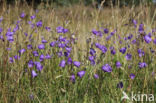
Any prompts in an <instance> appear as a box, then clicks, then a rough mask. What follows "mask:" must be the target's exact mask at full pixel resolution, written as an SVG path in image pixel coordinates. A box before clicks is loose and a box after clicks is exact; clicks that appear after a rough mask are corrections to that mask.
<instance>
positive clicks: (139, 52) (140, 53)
mask: <svg viewBox="0 0 156 103" xmlns="http://www.w3.org/2000/svg"><path fill="white" fill-rule="evenodd" d="M138 54H139V57H142V56H144V55H145V53H144V51H142V49H138Z"/></svg>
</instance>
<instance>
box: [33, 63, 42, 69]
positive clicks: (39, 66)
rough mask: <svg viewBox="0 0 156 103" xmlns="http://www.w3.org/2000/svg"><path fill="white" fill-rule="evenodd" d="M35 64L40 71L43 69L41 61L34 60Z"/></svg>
mask: <svg viewBox="0 0 156 103" xmlns="http://www.w3.org/2000/svg"><path fill="white" fill-rule="evenodd" d="M34 64H35V65H36V68H37V70H38V71H41V70H42V69H43V66H42V65H41V63H40V62H34Z"/></svg>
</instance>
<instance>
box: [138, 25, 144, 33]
mask: <svg viewBox="0 0 156 103" xmlns="http://www.w3.org/2000/svg"><path fill="white" fill-rule="evenodd" d="M138 31H139V33H143V32H144V24H140V25H139V29H138Z"/></svg>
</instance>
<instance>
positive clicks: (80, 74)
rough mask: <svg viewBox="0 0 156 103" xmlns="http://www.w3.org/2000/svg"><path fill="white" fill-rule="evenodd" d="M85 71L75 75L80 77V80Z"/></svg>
mask: <svg viewBox="0 0 156 103" xmlns="http://www.w3.org/2000/svg"><path fill="white" fill-rule="evenodd" d="M85 73H86V72H85V71H79V72H78V73H77V75H78V76H79V77H80V78H82V77H83V76H84V75H85Z"/></svg>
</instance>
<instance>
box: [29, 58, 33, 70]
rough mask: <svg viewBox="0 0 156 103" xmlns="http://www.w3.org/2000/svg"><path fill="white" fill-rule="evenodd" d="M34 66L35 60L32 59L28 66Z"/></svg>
mask: <svg viewBox="0 0 156 103" xmlns="http://www.w3.org/2000/svg"><path fill="white" fill-rule="evenodd" d="M33 66H34V62H33V61H32V60H30V61H29V62H28V67H29V68H32V67H33Z"/></svg>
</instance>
